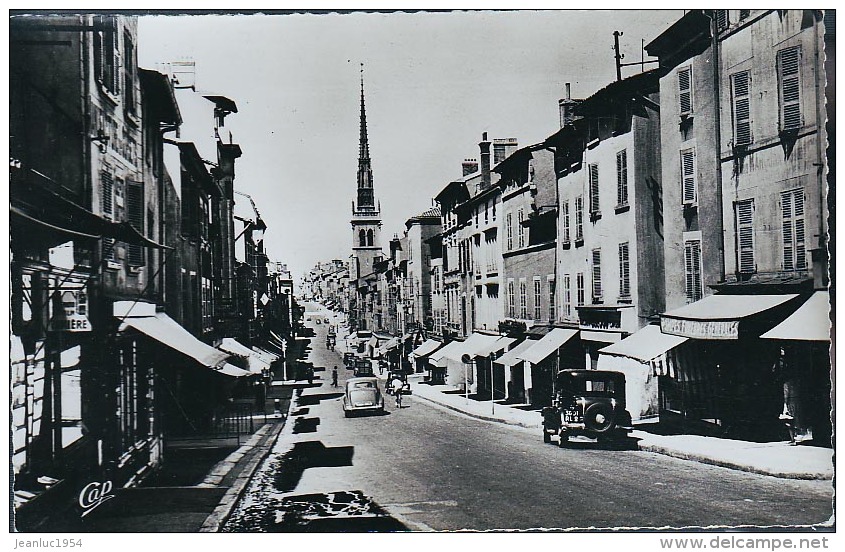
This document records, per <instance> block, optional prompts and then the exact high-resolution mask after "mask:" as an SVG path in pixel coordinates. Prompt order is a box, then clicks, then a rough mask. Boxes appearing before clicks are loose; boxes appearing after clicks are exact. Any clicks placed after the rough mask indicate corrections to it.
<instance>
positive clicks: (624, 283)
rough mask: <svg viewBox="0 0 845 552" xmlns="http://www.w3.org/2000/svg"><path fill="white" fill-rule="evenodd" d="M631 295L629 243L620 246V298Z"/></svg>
mask: <svg viewBox="0 0 845 552" xmlns="http://www.w3.org/2000/svg"><path fill="white" fill-rule="evenodd" d="M630 295H631V273H630V263H629V258H628V243H627V242H625V243H620V244H619V296H620V297H629V296H630Z"/></svg>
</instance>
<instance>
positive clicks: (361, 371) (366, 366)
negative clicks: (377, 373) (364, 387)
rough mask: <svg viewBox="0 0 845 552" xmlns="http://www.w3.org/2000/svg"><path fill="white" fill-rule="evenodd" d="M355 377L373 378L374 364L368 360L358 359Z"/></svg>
mask: <svg viewBox="0 0 845 552" xmlns="http://www.w3.org/2000/svg"><path fill="white" fill-rule="evenodd" d="M354 375H355V377H356V378H357V377H364V376H372V375H374V372H373V363H372V362H370V359H368V358H356V359H355V373H354Z"/></svg>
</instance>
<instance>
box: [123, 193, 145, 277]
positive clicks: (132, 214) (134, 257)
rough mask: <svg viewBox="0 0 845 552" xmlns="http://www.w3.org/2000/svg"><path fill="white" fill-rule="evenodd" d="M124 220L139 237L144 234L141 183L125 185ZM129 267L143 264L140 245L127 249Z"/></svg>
mask: <svg viewBox="0 0 845 552" xmlns="http://www.w3.org/2000/svg"><path fill="white" fill-rule="evenodd" d="M126 220H127V222H129V224H130V225H131V226H132V227H133V228H134V229H135V230H137V231H138V232H139V233H140V234H141V235H143V234H144V185H143V183H141V182H127V183H126ZM127 254H128V261H129V265H130V266H141V265H143V264H144V250H143V248H142V247H141V246H140V245H137V244H130V245H128V247H127Z"/></svg>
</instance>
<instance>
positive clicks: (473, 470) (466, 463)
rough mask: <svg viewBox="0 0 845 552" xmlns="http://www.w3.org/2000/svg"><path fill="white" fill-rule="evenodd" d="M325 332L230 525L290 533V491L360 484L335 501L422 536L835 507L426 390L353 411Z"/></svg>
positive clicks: (790, 513)
mask: <svg viewBox="0 0 845 552" xmlns="http://www.w3.org/2000/svg"><path fill="white" fill-rule="evenodd" d="M313 327H314V328H315V330H316V337H315V338H313V340H312V345H313V349H312V351H311V352H310V357H309V360H311V361H312V362H313V363H314V365H315V366H316V367H317V368H318V370H319V367H321V366H326V367H327V368H328V369H327V370H326V371H325V372H319V371H318V372H317V374H318V376H320V375H322V381H321V382H320V383H321V385H320V386H315V387H314V388H310V389H307V390H305V391H303V393H302V397H301V398H300V400H299V405H300V406H299V407H298V409H295V411H294V412H293V416H292V419H290V420H289V421H288V427H287V428H286V430H285V431H284V432H283V434H282V435H281V436H280V438H279V441H278V442H277V445H276V447H275V449H274V453H273V454H272V455H271V456H270V457H269V459H268V461H267V462H266V463H265V465H264V466H262V468H261V473H260V474H259V476H258V477H256V478H255V480H254V481H253V482H252V483H251V488H250V489H249V490H248V491H247V493H246V496H245V499H244V501H243V504H242V505H241V506H240V507H239V511H236V513H235V515H234V516H233V518H232V521H231V523H230V524H229V526H228V527H227V530H233V531H239V530H288V529H289V526H285V525H280V524H279V522H280V520H281V519H282V518H283V517H284V515H283V514H281V513H280V511H281V510H285V509H290V508H291V504H290V497H291V496H296V497H300V496H301V495H309V496H307V497H306V498H302V499H298V500H304V501H309V500H311V501H313V500H321V499H320V498H315V497H324V496H325V494H326V493H334V492H337V491H360V493H354V494H352V495H349V494H343V495H342V498H341V499H337V498H336V497H335V500H336V501H337V500H340V501H341V502H342V501H344V500H345V501H346V502H349V501H357V502H358V503H359V506H360V503H361V502H362V501H363V502H364V503H366V504H367V506H361V508H366V507H370V508H371V511H373V512H375V511H378V512H382V511H386V512H388V513H389V514H391V515H392V516H393V518H394V519H395V520H398V521H399V522H401V525H399V524H396V525H395V526H388V527H386V528H390V529H398V528H401V527H403V526H404V527H406V528H408V529H410V530H438V531H442V530H459V529H473V530H488V529H531V528H538V527H542V528H576V527H577V528H588V527H690V526H711V525H721V526H737V525H766V526H769V525H803V524H818V523H823V522H825V521H826V520H828V518H829V517H830V515H831V511H832V508H831V500H832V491H831V484H830V482H826V481H794V480H784V479H776V478H771V477H766V476H760V475H755V474H749V473H744V472H739V471H734V470H729V469H726V468H719V467H715V466H708V465H704V464H699V463H696V462H690V461H685V460H679V459H675V458H670V457H666V456H661V455H658V454H652V453H647V452H640V451H611V450H595V449H594V448H591V446H587V445H585V446H584V447H581V448H576V447H572V448H568V449H559V448H557V447H556V446H553V445H544V444H543V443H542V441H541V438H540V436H539V435H535V432H533V431H529V430H525V429H521V428H514V427H510V426H503V425H500V424H496V423H489V422H484V421H480V420H476V419H473V418H469V417H466V416H463V415H460V414H456V413H453V412H448V411H445V410H443V409H441V408H439V407H437V406H434V405H432V404H431V403H427V402H425V401H424V400H422V399H417V398H415V397H413V396H411V397H406V401H405V407H404V408H402V409H401V411H397V410H396V408H395V406H394V405H392V404H390V402H388V407H387V409H388V413H387V414H386V415H384V416H369V417H358V418H350V419H346V418H344V417H343V413H342V410H341V405H340V393H339V390H338V389H333V388H331V385H330V382H331V367H332V366H334V365H335V364H337V365H339V366H340V370H339V371H340V374H341V378H340V380H341V387H342V384H343V381H344V380H345V379H346V377H348V374H349V373H348V372H347V371H346V370H345V369H344V368H343V365H342V363H341V362H340V354H339V353H334V352H330V351H327V350H326V349H325V346H324V343H325V333H326V327H325V325H324V324H321V325H315V326H313ZM317 383H318V381H315V384H317ZM312 495H313V496H312ZM286 500H287V502H286ZM299 507H300V508H302V506H301V504H300V506H299ZM274 509H276V510H277V511H276V512H272V510H274ZM359 509H360V508H359ZM319 530H334V529H333V528H331V527H330V526H328V525H326V526H324V528H323V529H319Z"/></svg>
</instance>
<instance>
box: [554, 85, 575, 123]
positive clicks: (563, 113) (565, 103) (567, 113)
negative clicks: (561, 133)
mask: <svg viewBox="0 0 845 552" xmlns="http://www.w3.org/2000/svg"><path fill="white" fill-rule="evenodd" d="M577 103H578V102H577V101H575V100H573V99H572V93H571V90H570V84H569V83H568V82H567V83H566V97H565V98H563V99H562V100H558V107H559V108H560V128H563V127H565V126H566V125H568V124H569V123H571V122H572V121H573V120H575V106H576V105H577Z"/></svg>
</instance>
